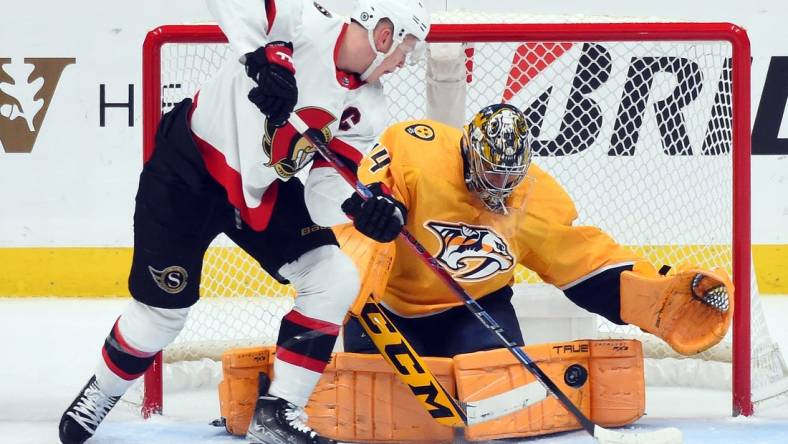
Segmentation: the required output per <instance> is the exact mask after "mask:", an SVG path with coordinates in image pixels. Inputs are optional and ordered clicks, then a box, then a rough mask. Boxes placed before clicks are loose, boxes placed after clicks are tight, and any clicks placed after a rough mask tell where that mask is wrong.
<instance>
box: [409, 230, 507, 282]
mask: <svg viewBox="0 0 788 444" xmlns="http://www.w3.org/2000/svg"><path fill="white" fill-rule="evenodd" d="M424 226H425V227H427V228H428V229H430V230H431V231H432V232H433V234H435V236H437V237H438V239H439V240H440V242H441V251H440V253H438V254H437V255H436V256H435V257H436V259H438V260H439V261H440V262H441V263H442V264H444V265H446V267H448V268H449V270H451V272H452V275H454V278H455V279H459V280H465V281H479V280H483V279H487V278H488V277H490V276H493V275H495V274H497V273H502V272H505V271H508V270H510V269H512V267H514V257H513V256H512V255H511V253H509V246H508V245H507V244H506V241H505V240H504V239H503V238H502V237H501V236H500V235H498V233H496V232H495V231H493V230H492V229H491V228H489V227H476V226H473V225H466V224H452V223H448V222H436V221H427V222H425V223H424Z"/></svg>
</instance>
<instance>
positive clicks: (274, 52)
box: [244, 42, 298, 127]
mask: <svg viewBox="0 0 788 444" xmlns="http://www.w3.org/2000/svg"><path fill="white" fill-rule="evenodd" d="M244 64H245V65H246V75H248V76H249V77H250V78H251V79H252V80H254V82H255V83H256V84H257V86H255V87H254V88H252V89H251V90H250V91H249V95H248V97H249V100H250V101H251V102H252V103H254V104H255V106H257V108H258V109H260V111H261V112H262V113H263V114H265V115H266V116H268V121H269V122H271V124H272V125H274V126H276V127H280V126H282V125H284V124H285V123H287V119H288V118H289V117H290V113H291V112H293V108H294V107H295V105H296V102H298V85H297V84H296V79H295V66H293V44H292V43H290V42H271V43H269V44H267V45H265V46H263V47H260V48H257V50H256V51H254V52H250V53H248V54H246V56H245V61H244Z"/></svg>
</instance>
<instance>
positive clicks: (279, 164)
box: [263, 107, 336, 180]
mask: <svg viewBox="0 0 788 444" xmlns="http://www.w3.org/2000/svg"><path fill="white" fill-rule="evenodd" d="M296 113H297V114H298V116H299V117H301V119H302V120H303V121H304V122H306V124H307V125H309V127H310V128H320V129H319V132H317V133H315V134H320V135H321V136H322V138H323V141H324V142H326V143H327V142H328V141H329V140H331V131H330V130H329V129H328V126H329V125H330V124H331V123H333V122H334V121H335V120H336V118H335V117H334V116H333V115H332V114H331V113H330V112H328V111H326V110H324V109H321V108H315V107H305V108H300V109H298V110H297V111H296ZM263 150H264V151H265V154H267V155H268V159H269V160H268V162H266V164H265V166H267V167H271V168H273V169H274V171H276V174H278V175H279V177H281V178H282V179H285V180H287V179H289V178H291V177H293V176H294V175H295V174H296V173H298V172H299V171H300V170H301V169H302V168H304V167H305V166H307V165H308V164H309V162H311V161H312V159H313V158H314V157H315V153H316V152H317V148H315V147H314V146H312V145H311V144H310V143H309V142H307V141H306V139H304V138H303V137H301V134H299V133H298V131H296V129H295V128H294V127H293V125H291V124H290V123H289V122H288V123H286V124H285V125H284V126H282V127H279V128H277V127H275V126H273V125H271V123H270V122H269V121H268V120H267V119H266V124H265V134H264V135H263Z"/></svg>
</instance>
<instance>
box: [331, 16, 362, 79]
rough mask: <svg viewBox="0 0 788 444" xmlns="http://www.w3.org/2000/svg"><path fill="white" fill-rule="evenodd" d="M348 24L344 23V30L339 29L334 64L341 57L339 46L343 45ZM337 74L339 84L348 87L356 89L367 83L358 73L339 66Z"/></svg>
mask: <svg viewBox="0 0 788 444" xmlns="http://www.w3.org/2000/svg"><path fill="white" fill-rule="evenodd" d="M347 26H348V25H347V23H345V24H343V25H342V30H341V31H339V37H337V42H336V44H335V45H334V66H336V64H337V57H339V48H340V47H341V46H342V41H343V40H344V38H345V31H347ZM336 74H337V83H339V86H341V87H343V88H346V89H350V90H354V89H357V88H360V87H361V86H362V85H364V84H365V83H367V82H365V81H363V80H361V77H360V76H359V75H358V74H356V73H352V72H347V71H342V70H341V69H339V68H336Z"/></svg>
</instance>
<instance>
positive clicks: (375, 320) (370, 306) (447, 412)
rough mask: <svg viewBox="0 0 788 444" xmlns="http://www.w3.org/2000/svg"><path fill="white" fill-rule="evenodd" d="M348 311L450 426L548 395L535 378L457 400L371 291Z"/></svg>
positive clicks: (423, 402)
mask: <svg viewBox="0 0 788 444" xmlns="http://www.w3.org/2000/svg"><path fill="white" fill-rule="evenodd" d="M358 311H359V313H354V312H351V314H352V316H353V317H355V318H356V319H357V320H358V321H359V324H361V327H362V328H363V329H364V331H365V332H366V333H367V335H368V336H369V338H370V339H371V340H372V342H373V343H374V344H375V347H376V348H377V349H378V351H380V354H381V355H382V356H383V358H384V359H385V360H386V362H388V364H389V365H390V366H391V368H392V369H393V370H394V372H395V373H396V374H397V376H398V377H399V379H400V380H401V381H402V382H403V383H405V385H407V386H408V388H410V390H411V392H413V394H414V395H415V396H416V399H418V400H419V402H420V403H421V405H422V406H423V407H424V409H425V410H426V411H427V412H428V413H429V414H430V416H432V418H433V419H434V420H435V421H437V422H438V423H440V424H443V425H446V426H450V427H463V426H465V425H473V424H479V423H482V422H485V421H491V420H493V419H496V418H500V417H501V416H505V415H508V414H510V413H514V412H517V411H520V410H522V409H524V408H526V407H528V406H530V405H533V404H535V403H537V402H540V401H542V400H544V399H545V398H547V391H546V390H545V389H544V387H542V386H541V385H540V384H539V383H538V382H531V383H529V384H524V385H522V386H519V387H516V388H514V389H511V390H509V391H506V392H504V393H501V394H498V395H495V396H491V397H489V398H485V399H479V400H476V401H469V402H460V401H457V400H456V399H454V397H452V396H451V394H449V392H448V390H446V389H445V388H444V387H443V385H442V384H441V383H440V381H438V379H437V378H436V377H435V375H433V374H432V372H431V371H430V369H429V367H428V366H427V365H426V364H425V363H424V360H423V359H422V357H421V356H419V354H418V353H417V352H416V351H415V350H414V349H413V347H412V346H411V345H410V343H409V342H408V340H407V339H406V338H405V337H404V336H403V335H402V332H400V331H399V329H398V328H397V326H396V325H395V324H394V323H393V322H391V319H389V317H388V316H386V314H385V313H384V312H383V310H381V309H380V306H379V305H378V304H377V302H375V300H374V298H373V297H372V296H371V295H370V296H369V298H367V300H366V301H365V302H364V305H363V306H362V307H361V309H360V310H358Z"/></svg>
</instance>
